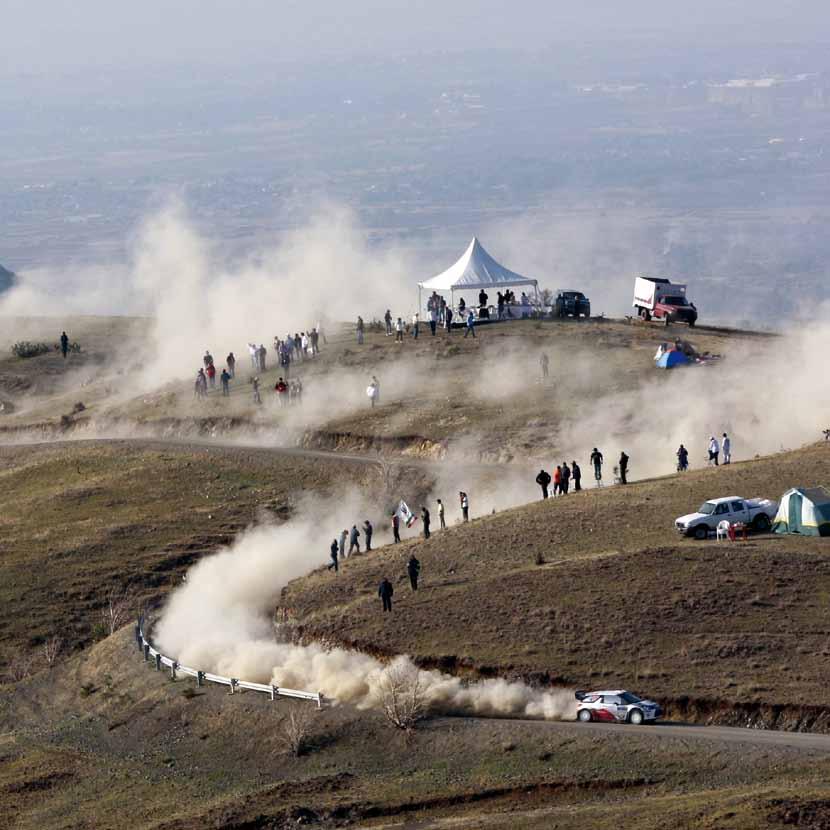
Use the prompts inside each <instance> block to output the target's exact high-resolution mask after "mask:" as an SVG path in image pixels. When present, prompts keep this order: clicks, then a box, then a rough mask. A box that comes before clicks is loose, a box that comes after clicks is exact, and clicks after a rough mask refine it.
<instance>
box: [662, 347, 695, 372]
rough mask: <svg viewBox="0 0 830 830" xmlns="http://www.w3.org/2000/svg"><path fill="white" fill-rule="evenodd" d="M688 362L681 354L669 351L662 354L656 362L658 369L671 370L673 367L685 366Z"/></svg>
mask: <svg viewBox="0 0 830 830" xmlns="http://www.w3.org/2000/svg"><path fill="white" fill-rule="evenodd" d="M688 362H689V358H688V357H686V355H685V354H683V352H678V351H671V352H663V354H662V356H661V357H660V359H659V360H658V361H657V368H658V369H673V368H674V367H675V366H685V365H686V364H687V363H688Z"/></svg>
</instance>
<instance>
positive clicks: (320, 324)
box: [315, 320, 329, 346]
mask: <svg viewBox="0 0 830 830" xmlns="http://www.w3.org/2000/svg"><path fill="white" fill-rule="evenodd" d="M315 328H316V329H317V334H319V335H320V337H322V338H323V345H324V346H325V345H328V342H329V341H328V340H327V339H326V332H325V331H324V330H323V321H322V320H318V321H317V325H316V326H315Z"/></svg>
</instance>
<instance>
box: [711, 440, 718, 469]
mask: <svg viewBox="0 0 830 830" xmlns="http://www.w3.org/2000/svg"><path fill="white" fill-rule="evenodd" d="M719 452H720V445H719V444H718V439H717V438H715V436H714V435H713V436H712V437H711V438H710V439H709V464H710V465H711V464H714V465H715V466H716V467H717V466H718V453H719Z"/></svg>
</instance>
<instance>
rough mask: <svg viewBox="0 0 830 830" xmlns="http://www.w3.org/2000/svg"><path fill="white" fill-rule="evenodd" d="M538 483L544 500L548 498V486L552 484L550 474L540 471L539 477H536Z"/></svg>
mask: <svg viewBox="0 0 830 830" xmlns="http://www.w3.org/2000/svg"><path fill="white" fill-rule="evenodd" d="M536 483H537V484H538V485H539V486H540V487H541V488H542V498H543V499H546V498H547V497H548V485H549V484H550V473H548V472H545V471H544V470H539V475H538V476H536Z"/></svg>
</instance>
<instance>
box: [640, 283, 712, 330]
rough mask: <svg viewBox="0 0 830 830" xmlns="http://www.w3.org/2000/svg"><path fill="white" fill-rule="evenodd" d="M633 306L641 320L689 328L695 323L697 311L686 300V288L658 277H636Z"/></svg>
mask: <svg viewBox="0 0 830 830" xmlns="http://www.w3.org/2000/svg"><path fill="white" fill-rule="evenodd" d="M633 306H634V308H636V309H637V313H638V314H639V315H640V317H642V318H643V320H651V319H652V318H654V319H655V320H662V321H663V322H664V323H665V324H666V325H669V323H688V324H689V327H692V326H694V324H695V323H696V322H697V309H696V308H695V306H694V304H693V303H690V302H689V301H688V300H687V299H686V286H685V285H681V284H680V283H673V282H671V281H670V280H666V279H661V278H659V277H637V279H636V280H635V281H634V303H633Z"/></svg>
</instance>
